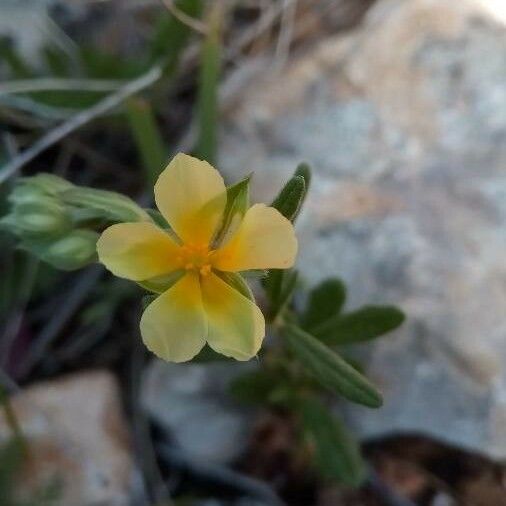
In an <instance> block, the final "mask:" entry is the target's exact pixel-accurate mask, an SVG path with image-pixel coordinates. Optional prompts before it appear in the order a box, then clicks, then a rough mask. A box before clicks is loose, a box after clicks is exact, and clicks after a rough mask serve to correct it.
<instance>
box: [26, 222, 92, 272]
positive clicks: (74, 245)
mask: <svg viewBox="0 0 506 506" xmlns="http://www.w3.org/2000/svg"><path fill="white" fill-rule="evenodd" d="M98 237H99V234H97V233H96V232H93V231H91V230H86V229H76V230H72V231H71V232H69V233H68V234H65V235H64V236H63V237H61V238H59V239H57V240H52V239H28V238H26V239H23V240H22V241H21V242H20V244H19V248H20V249H24V250H26V251H29V252H30V253H32V254H33V255H35V256H36V257H38V258H40V259H41V260H42V261H44V262H47V263H49V264H51V265H52V266H54V267H56V268H58V269H62V270H65V271H73V270H76V269H81V268H82V267H85V266H86V265H89V264H91V263H93V262H95V261H96V260H97V252H96V243H97V240H98Z"/></svg>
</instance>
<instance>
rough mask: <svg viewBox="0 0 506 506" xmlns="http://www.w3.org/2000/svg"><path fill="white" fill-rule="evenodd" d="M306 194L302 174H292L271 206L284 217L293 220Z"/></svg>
mask: <svg viewBox="0 0 506 506" xmlns="http://www.w3.org/2000/svg"><path fill="white" fill-rule="evenodd" d="M305 195H306V183H305V180H304V178H303V177H302V176H293V177H292V178H291V179H290V180H289V181H288V182H287V183H286V184H285V186H284V187H283V189H282V190H281V191H280V192H279V194H278V196H277V197H276V198H275V199H274V200H273V202H272V204H271V206H272V207H274V208H275V209H277V210H278V211H279V212H280V213H281V214H282V215H283V216H284V217H285V218H287V219H289V220H290V221H293V220H294V219H295V218H296V217H297V214H298V213H299V210H300V206H301V205H302V202H303V201H304V197H305Z"/></svg>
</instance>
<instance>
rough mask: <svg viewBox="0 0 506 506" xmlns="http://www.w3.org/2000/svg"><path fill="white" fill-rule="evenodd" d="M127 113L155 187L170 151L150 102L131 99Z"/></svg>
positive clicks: (143, 162) (138, 147)
mask: <svg viewBox="0 0 506 506" xmlns="http://www.w3.org/2000/svg"><path fill="white" fill-rule="evenodd" d="M126 112H127V117H128V122H129V124H130V129H131V131H132V135H133V138H134V141H135V144H136V145H137V150H138V151H139V153H140V157H141V160H142V165H143V167H144V171H145V172H146V180H147V182H148V184H149V186H153V185H154V184H155V183H156V180H157V179H158V176H159V175H160V172H161V171H162V170H163V169H164V168H165V165H166V162H167V157H168V149H167V146H165V144H164V142H163V138H162V134H161V133H160V130H159V128H158V125H157V123H156V118H155V114H154V113H153V109H152V108H151V105H150V104H149V102H148V101H146V100H144V99H141V98H130V99H129V100H128V101H127V103H126Z"/></svg>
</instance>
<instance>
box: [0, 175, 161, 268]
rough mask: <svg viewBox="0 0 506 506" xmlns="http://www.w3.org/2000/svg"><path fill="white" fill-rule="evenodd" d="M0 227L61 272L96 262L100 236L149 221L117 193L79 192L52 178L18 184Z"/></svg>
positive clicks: (33, 253) (134, 204)
mask: <svg viewBox="0 0 506 506" xmlns="http://www.w3.org/2000/svg"><path fill="white" fill-rule="evenodd" d="M8 200H9V203H10V212H9V213H8V214H7V215H6V216H4V217H3V218H2V219H1V220H0V226H1V227H2V228H4V229H6V230H8V231H9V232H11V233H12V234H14V235H15V236H16V237H17V239H18V241H19V247H20V248H21V249H23V250H26V251H28V252H30V253H31V254H32V255H35V256H36V257H37V258H39V259H40V260H43V261H44V262H47V263H49V264H50V265H53V266H55V267H57V268H59V269H62V270H75V269H80V268H82V267H84V266H86V265H88V264H90V263H93V262H95V261H96V242H97V240H98V237H99V235H98V231H100V230H101V229H102V228H103V227H104V226H107V225H110V224H112V223H116V222H131V221H146V220H147V221H149V220H151V218H150V216H149V214H148V213H147V212H146V211H144V210H143V209H141V208H140V207H139V206H138V205H137V204H136V203H135V202H134V201H133V200H131V199H130V198H128V197H126V196H125V195H120V194H118V193H116V192H110V191H105V190H97V189H95V188H87V187H84V186H75V185H73V184H71V183H69V182H68V181H66V180H64V179H62V178H59V177H57V176H54V175H52V174H38V175H36V176H33V177H29V178H22V179H19V180H18V183H17V184H16V185H15V187H14V189H13V190H12V192H11V194H10V196H9V198H8Z"/></svg>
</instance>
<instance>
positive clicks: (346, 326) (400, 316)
mask: <svg viewBox="0 0 506 506" xmlns="http://www.w3.org/2000/svg"><path fill="white" fill-rule="evenodd" d="M404 319H405V316H404V313H403V312H402V311H401V310H400V309H398V308H397V307H395V306H364V307H362V308H360V309H357V310H356V311H352V312H350V313H347V314H344V315H337V316H335V317H333V318H330V319H329V320H327V321H325V322H323V323H321V324H320V325H318V326H316V327H315V328H314V329H313V334H314V335H315V336H316V337H317V338H319V339H321V340H322V341H324V342H325V343H327V344H331V345H337V344H350V343H359V342H363V341H369V340H371V339H374V338H376V337H379V336H382V335H383V334H386V333H387V332H390V331H392V330H394V329H396V328H397V327H399V325H401V324H402V322H403V321H404Z"/></svg>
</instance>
